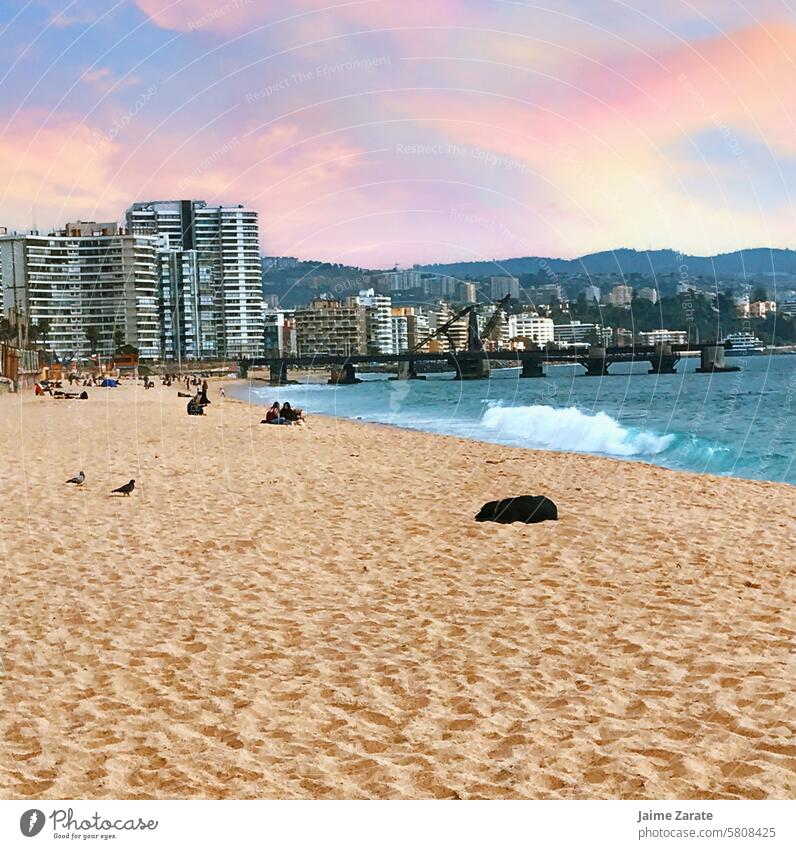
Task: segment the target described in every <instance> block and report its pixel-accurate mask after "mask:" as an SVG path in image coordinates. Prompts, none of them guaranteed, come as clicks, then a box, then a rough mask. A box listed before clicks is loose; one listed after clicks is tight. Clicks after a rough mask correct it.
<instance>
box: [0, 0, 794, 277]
mask: <svg viewBox="0 0 796 849" xmlns="http://www.w3.org/2000/svg"><path fill="white" fill-rule="evenodd" d="M792 4H793V5H792ZM0 110H1V111H0V114H1V115H2V120H1V121H0V226H6V227H8V228H9V230H11V229H15V230H27V229H29V228H31V227H32V226H34V225H35V226H36V227H38V228H39V229H43V230H46V229H49V228H52V227H58V226H61V225H63V224H64V223H65V222H66V221H69V220H75V219H83V220H100V221H109V220H111V221H115V220H119V221H121V220H122V219H123V216H124V210H125V209H126V208H127V206H129V205H130V204H131V203H132V202H134V201H142V200H155V199H173V198H189V197H190V198H197V199H203V200H207V201H208V202H209V203H228V204H232V203H243V204H245V205H247V206H249V207H252V208H254V209H257V210H258V211H259V214H260V228H261V240H262V248H263V252H264V253H266V254H275V255H289V256H299V257H302V258H312V259H322V260H326V261H331V262H341V263H346V264H353V265H362V266H366V267H372V268H375V267H381V268H387V267H392V266H393V265H395V264H399V265H400V266H403V267H408V266H411V265H412V264H413V263H427V262H434V261H440V262H447V261H459V260H482V259H493V258H507V257H514V256H528V255H538V256H555V257H566V258H570V257H575V256H579V255H582V254H585V253H588V252H592V251H597V250H609V249H613V248H620V247H632V248H637V249H646V248H674V249H677V250H681V251H683V252H684V253H695V254H714V253H719V252H725V251H731V250H735V249H738V248H743V247H758V246H771V247H796V216H794V208H795V204H794V196H793V195H794V190H796V0H791V3H789V2H787V0H745V2H738V0H693V2H685V0H627V2H619V0H546V1H545V0H540V2H537V3H533V2H525V0H341V1H340V2H317V1H316V0H302V2H297V0H279V2H271V0H102V1H101V2H100V0H82V1H81V0H72V2H69V0H28V2H24V0H20V1H19V2H13V3H12V2H7V0H0Z"/></svg>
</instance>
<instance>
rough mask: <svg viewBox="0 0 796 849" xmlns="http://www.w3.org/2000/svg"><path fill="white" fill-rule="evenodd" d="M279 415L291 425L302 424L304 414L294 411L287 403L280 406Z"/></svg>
mask: <svg viewBox="0 0 796 849" xmlns="http://www.w3.org/2000/svg"><path fill="white" fill-rule="evenodd" d="M279 415H280V416H281V417H282V418H283V419H284V420H285V421H287V422H292V423H293V424H302V423H303V420H304V413H303V412H302V411H301V410H294V409H293V408H292V407H291V406H290V404H288V402H287V401H285V403H284V404H282V409H281V410H280V412H279Z"/></svg>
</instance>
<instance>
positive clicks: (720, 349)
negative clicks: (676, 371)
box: [697, 345, 741, 374]
mask: <svg viewBox="0 0 796 849" xmlns="http://www.w3.org/2000/svg"><path fill="white" fill-rule="evenodd" d="M740 370H741V369H740V367H739V366H728V365H726V363H725V361H724V345H705V346H704V347H703V348H702V356H701V358H700V363H699V368H698V369H697V371H698V372H699V373H700V374H713V372H714V371H717V372H722V371H740Z"/></svg>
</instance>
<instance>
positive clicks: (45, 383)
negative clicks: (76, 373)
mask: <svg viewBox="0 0 796 849" xmlns="http://www.w3.org/2000/svg"><path fill="white" fill-rule="evenodd" d="M69 385H70V386H71V385H72V383H71V381H70V383H69ZM78 385H79V384H78ZM61 386H62V384H61V381H60V380H42V381H37V382H36V384H35V385H34V387H33V391H34V392H35V394H36V395H50V396H52V397H53V398H68V399H72V398H79V399H80V400H81V401H85V400H86V399H87V398H88V392H86V390H85V389H84V390H83V391H82V392H80V393H77V392H64V391H63V389H61Z"/></svg>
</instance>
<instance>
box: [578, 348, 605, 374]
mask: <svg viewBox="0 0 796 849" xmlns="http://www.w3.org/2000/svg"><path fill="white" fill-rule="evenodd" d="M578 362H579V363H580V364H581V365H582V366H583V367H584V368H585V369H586V374H587V376H588V377H604V376H607V375H608V366H610V365H611V363H612V362H613V360H609V359H608V358H607V357H606V352H605V348H604V347H602V346H600V345H592V346H591V348H589V355H588V356H587V357H583V358H581V359H580V360H579V361H578Z"/></svg>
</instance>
